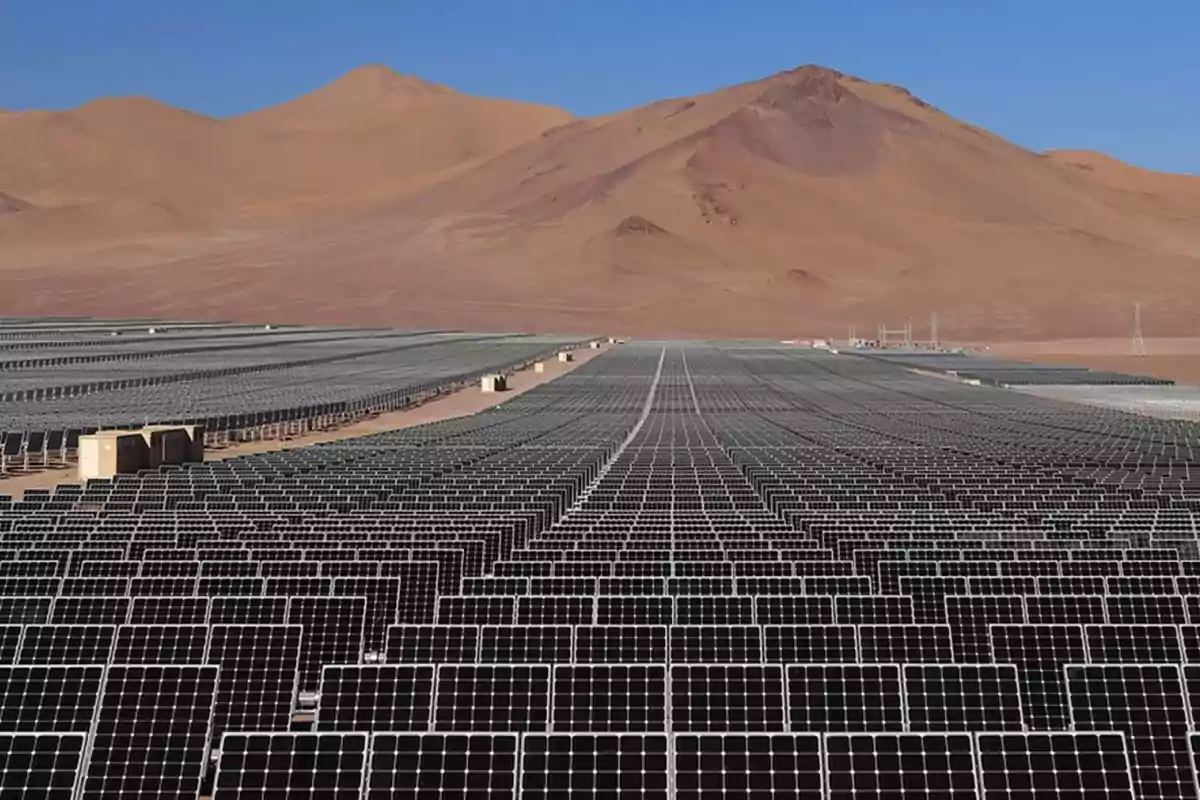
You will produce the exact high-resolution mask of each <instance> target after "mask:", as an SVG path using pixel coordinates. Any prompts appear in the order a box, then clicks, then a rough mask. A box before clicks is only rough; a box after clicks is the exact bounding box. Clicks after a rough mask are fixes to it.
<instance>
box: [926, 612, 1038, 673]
mask: <svg viewBox="0 0 1200 800" xmlns="http://www.w3.org/2000/svg"><path fill="white" fill-rule="evenodd" d="M946 622H947V623H948V624H949V625H950V641H951V645H952V647H953V648H954V660H955V661H957V662H960V663H963V664H987V663H989V662H990V661H991V660H992V645H991V640H990V639H989V637H988V626H989V625H993V624H1021V623H1023V622H1025V604H1024V602H1023V600H1022V598H1020V597H1013V596H1011V595H989V596H987V597H971V596H970V595H949V596H947V597H946Z"/></svg>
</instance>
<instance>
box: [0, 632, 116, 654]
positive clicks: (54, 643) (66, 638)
mask: <svg viewBox="0 0 1200 800" xmlns="http://www.w3.org/2000/svg"><path fill="white" fill-rule="evenodd" d="M116 637H117V629H116V626H113V625H27V626H25V638H24V639H23V640H22V641H21V652H20V655H19V656H18V657H17V663H18V664H107V663H108V661H109V656H110V655H112V649H113V642H114V641H115V640H116Z"/></svg>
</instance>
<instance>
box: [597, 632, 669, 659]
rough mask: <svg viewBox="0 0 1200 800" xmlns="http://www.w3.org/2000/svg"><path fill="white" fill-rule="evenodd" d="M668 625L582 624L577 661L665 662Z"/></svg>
mask: <svg viewBox="0 0 1200 800" xmlns="http://www.w3.org/2000/svg"><path fill="white" fill-rule="evenodd" d="M667 630H668V628H667V626H665V625H580V626H578V627H576V628H575V663H577V664H639V663H640V664H655V663H658V664H662V663H666V661H667V657H668V646H667V642H668V636H667Z"/></svg>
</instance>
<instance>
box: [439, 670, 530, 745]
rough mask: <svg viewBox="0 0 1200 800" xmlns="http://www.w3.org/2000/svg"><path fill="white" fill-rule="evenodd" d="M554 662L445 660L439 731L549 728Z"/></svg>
mask: <svg viewBox="0 0 1200 800" xmlns="http://www.w3.org/2000/svg"><path fill="white" fill-rule="evenodd" d="M549 716H550V667H549V666H547V665H545V664H513V665H506V664H478V665H467V664H442V665H441V666H439V667H438V675H437V694H436V698H435V701H434V712H433V728H434V730H438V731H481V732H489V731H496V732H505V731H511V732H521V731H540V730H545V729H546V726H547V724H548V723H549Z"/></svg>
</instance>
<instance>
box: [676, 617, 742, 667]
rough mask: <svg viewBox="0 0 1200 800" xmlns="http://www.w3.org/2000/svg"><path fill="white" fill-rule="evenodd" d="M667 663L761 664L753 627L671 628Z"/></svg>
mask: <svg viewBox="0 0 1200 800" xmlns="http://www.w3.org/2000/svg"><path fill="white" fill-rule="evenodd" d="M670 641H671V661H672V662H674V663H676V664H757V663H761V662H762V660H763V648H762V638H761V630H760V629H759V628H758V627H757V626H755V625H673V626H671V629H670Z"/></svg>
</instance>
